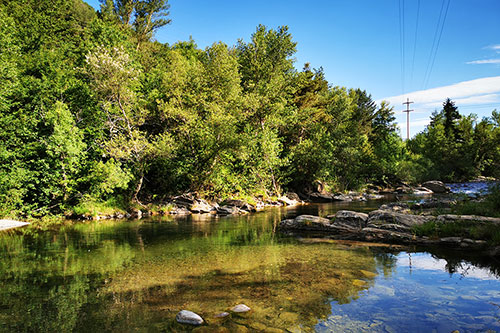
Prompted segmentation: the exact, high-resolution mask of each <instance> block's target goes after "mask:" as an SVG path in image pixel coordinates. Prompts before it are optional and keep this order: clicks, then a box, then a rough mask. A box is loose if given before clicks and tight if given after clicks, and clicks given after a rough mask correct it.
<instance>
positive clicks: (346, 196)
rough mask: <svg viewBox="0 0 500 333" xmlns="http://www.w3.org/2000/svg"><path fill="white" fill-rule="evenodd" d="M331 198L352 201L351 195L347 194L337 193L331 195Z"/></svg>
mask: <svg viewBox="0 0 500 333" xmlns="http://www.w3.org/2000/svg"><path fill="white" fill-rule="evenodd" d="M333 200H335V201H352V196H350V195H348V194H342V193H338V194H335V195H334V196H333Z"/></svg>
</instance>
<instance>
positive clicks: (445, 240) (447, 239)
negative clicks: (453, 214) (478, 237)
mask: <svg viewBox="0 0 500 333" xmlns="http://www.w3.org/2000/svg"><path fill="white" fill-rule="evenodd" d="M439 241H440V242H441V243H445V244H460V243H461V242H462V238H460V237H443V238H441V239H440V240H439Z"/></svg>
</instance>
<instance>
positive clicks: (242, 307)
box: [231, 304, 251, 313]
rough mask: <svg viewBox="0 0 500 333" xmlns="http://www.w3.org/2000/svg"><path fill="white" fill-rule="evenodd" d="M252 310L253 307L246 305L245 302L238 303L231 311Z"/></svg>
mask: <svg viewBox="0 0 500 333" xmlns="http://www.w3.org/2000/svg"><path fill="white" fill-rule="evenodd" d="M250 310H251V309H250V308H249V307H248V306H246V305H245V304H238V305H236V306H234V307H233V308H232V309H231V311H233V312H236V313H242V312H248V311H250Z"/></svg>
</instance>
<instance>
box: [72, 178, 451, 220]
mask: <svg viewBox="0 0 500 333" xmlns="http://www.w3.org/2000/svg"><path fill="white" fill-rule="evenodd" d="M449 191H450V189H449V188H448V187H446V186H445V184H443V183H442V182H440V181H430V182H426V183H424V184H422V185H421V186H410V185H407V184H404V183H400V184H396V185H394V186H391V187H381V186H375V185H368V186H367V188H366V189H365V190H364V191H362V192H353V191H351V192H347V193H340V192H337V193H331V192H328V191H326V190H325V186H324V185H323V184H321V183H318V184H317V187H316V188H315V189H314V190H310V189H309V190H307V191H306V190H305V191H301V192H299V193H298V194H297V193H294V192H288V193H286V194H284V195H280V196H274V197H272V196H270V197H263V196H260V197H252V198H250V199H247V200H241V199H228V200H213V201H210V200H207V199H203V198H200V197H199V196H198V195H197V194H196V193H187V194H183V195H179V196H175V197H171V198H169V199H168V200H166V201H165V202H163V203H161V204H150V205H143V206H142V207H139V206H136V207H135V208H131V209H129V210H128V211H115V212H112V213H100V212H94V213H89V212H87V213H83V214H74V213H72V214H68V215H67V216H66V217H67V218H70V219H83V220H102V219H123V218H132V219H138V218H142V217H145V216H152V215H173V216H183V215H190V214H214V215H219V216H225V215H238V214H240V215H241V214H248V213H254V212H257V211H260V210H263V209H265V208H268V207H282V206H296V205H301V204H305V203H328V202H339V201H343V202H352V201H368V200H378V199H382V198H384V195H391V194H392V195H399V194H403V195H416V196H429V195H432V194H433V193H448V192H449Z"/></svg>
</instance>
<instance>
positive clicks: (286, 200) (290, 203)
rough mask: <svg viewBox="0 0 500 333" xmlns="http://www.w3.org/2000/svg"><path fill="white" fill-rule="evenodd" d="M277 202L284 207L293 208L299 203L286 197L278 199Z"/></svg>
mask: <svg viewBox="0 0 500 333" xmlns="http://www.w3.org/2000/svg"><path fill="white" fill-rule="evenodd" d="M278 202H281V203H282V204H283V205H285V206H295V205H297V204H298V203H299V201H297V200H293V199H290V198H287V197H286V196H282V197H279V198H278Z"/></svg>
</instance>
